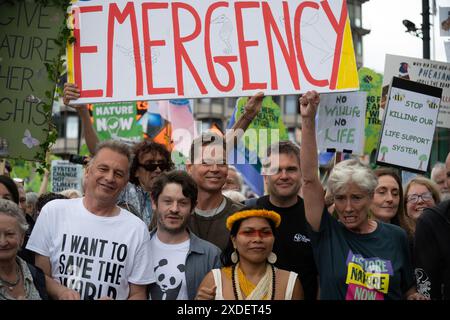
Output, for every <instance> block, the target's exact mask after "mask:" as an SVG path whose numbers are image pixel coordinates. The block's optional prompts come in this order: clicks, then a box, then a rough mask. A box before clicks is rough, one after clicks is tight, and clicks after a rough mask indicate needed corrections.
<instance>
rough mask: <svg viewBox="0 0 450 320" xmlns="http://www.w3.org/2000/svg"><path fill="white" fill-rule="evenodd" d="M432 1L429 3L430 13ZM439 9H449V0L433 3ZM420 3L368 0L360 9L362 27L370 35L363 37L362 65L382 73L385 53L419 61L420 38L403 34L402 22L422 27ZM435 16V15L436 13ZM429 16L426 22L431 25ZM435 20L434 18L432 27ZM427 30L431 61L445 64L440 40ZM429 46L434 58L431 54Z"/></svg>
mask: <svg viewBox="0 0 450 320" xmlns="http://www.w3.org/2000/svg"><path fill="white" fill-rule="evenodd" d="M432 2H433V0H430V10H431V5H432ZM436 4H437V8H438V11H439V6H446V7H450V0H436ZM421 13H422V0H370V1H368V2H366V3H364V4H363V6H362V21H363V27H364V28H366V29H370V30H371V31H370V33H369V34H368V35H366V36H364V37H363V50H364V52H363V54H364V66H365V67H368V68H371V69H374V70H375V71H377V72H380V73H383V71H384V60H385V55H386V54H395V55H401V56H408V57H415V58H422V54H423V53H422V39H420V38H417V37H415V36H413V35H412V34H410V33H407V32H405V31H406V27H405V26H404V25H403V24H402V21H403V20H404V19H408V20H410V21H412V22H414V23H415V24H416V26H417V28H420V27H421V24H422V15H421ZM437 16H439V12H438V13H437ZM433 19H434V17H433V16H430V23H432V24H433ZM437 23H438V19H436V24H437ZM435 29H436V30H435V32H434V33H435V36H434V44H433V29H431V30H430V34H431V41H430V48H431V60H437V61H444V62H445V61H446V57H445V49H444V44H443V41H444V39H446V40H450V39H449V38H443V37H440V36H439V30H438V28H435ZM433 47H434V48H435V50H434V55H433Z"/></svg>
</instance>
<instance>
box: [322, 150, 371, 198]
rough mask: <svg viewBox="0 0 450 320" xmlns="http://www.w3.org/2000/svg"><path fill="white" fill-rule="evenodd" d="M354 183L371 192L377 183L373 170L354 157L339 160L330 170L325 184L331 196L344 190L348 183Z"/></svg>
mask: <svg viewBox="0 0 450 320" xmlns="http://www.w3.org/2000/svg"><path fill="white" fill-rule="evenodd" d="M352 182H353V183H355V184H356V185H357V186H358V187H359V188H361V189H363V190H365V191H367V193H369V194H373V193H374V191H375V188H376V187H377V185H378V179H377V177H376V175H375V174H374V173H373V171H372V170H371V169H370V168H369V167H368V166H366V165H364V164H362V163H361V162H360V161H358V160H356V159H350V160H345V161H342V162H339V163H338V164H337V165H336V166H335V167H334V168H333V170H332V171H331V174H330V177H329V178H328V182H327V186H328V190H329V191H330V193H331V195H332V196H335V195H336V194H337V193H339V192H345V190H346V188H347V187H348V184H349V183H352Z"/></svg>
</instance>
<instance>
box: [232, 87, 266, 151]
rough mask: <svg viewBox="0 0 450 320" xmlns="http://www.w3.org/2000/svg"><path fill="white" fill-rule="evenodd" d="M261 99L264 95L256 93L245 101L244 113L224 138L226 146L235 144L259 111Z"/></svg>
mask: <svg viewBox="0 0 450 320" xmlns="http://www.w3.org/2000/svg"><path fill="white" fill-rule="evenodd" d="M263 99H264V93H263V92H258V93H257V94H255V95H254V96H252V97H251V98H250V99H249V100H248V101H247V104H246V105H245V108H244V113H243V114H242V116H241V117H240V118H239V119H238V120H237V121H236V122H235V124H234V125H233V127H232V128H231V130H229V131H228V132H227V134H226V136H225V139H226V140H225V141H226V143H227V145H230V143H232V142H233V143H234V144H236V143H237V141H238V140H239V139H240V138H241V136H242V135H243V134H244V132H245V130H247V128H248V126H249V125H250V123H251V122H252V121H253V119H254V118H255V117H256V116H257V115H258V113H259V112H260V111H261V107H262V101H263Z"/></svg>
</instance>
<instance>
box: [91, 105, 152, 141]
mask: <svg viewBox="0 0 450 320" xmlns="http://www.w3.org/2000/svg"><path fill="white" fill-rule="evenodd" d="M92 115H93V118H94V129H95V131H96V132H97V135H98V137H99V139H100V140H102V141H103V140H108V139H114V140H121V141H124V142H137V141H141V140H142V138H143V131H142V130H143V129H142V125H141V124H139V123H138V122H137V120H136V115H137V106H136V102H132V101H130V102H111V103H97V104H94V105H93V108H92Z"/></svg>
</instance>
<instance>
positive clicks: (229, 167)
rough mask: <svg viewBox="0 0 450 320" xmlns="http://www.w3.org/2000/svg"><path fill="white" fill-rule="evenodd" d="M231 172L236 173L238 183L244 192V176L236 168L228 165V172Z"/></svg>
mask: <svg viewBox="0 0 450 320" xmlns="http://www.w3.org/2000/svg"><path fill="white" fill-rule="evenodd" d="M230 170H231V171H234V172H236V176H237V177H238V180H239V181H238V182H239V185H240V187H241V190H242V187H243V186H244V178H242V174H241V173H240V172H239V171H238V170H237V168H236V167H235V166H232V165H228V171H230Z"/></svg>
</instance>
